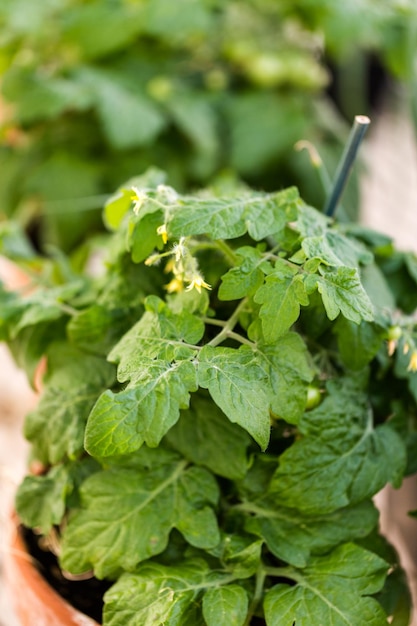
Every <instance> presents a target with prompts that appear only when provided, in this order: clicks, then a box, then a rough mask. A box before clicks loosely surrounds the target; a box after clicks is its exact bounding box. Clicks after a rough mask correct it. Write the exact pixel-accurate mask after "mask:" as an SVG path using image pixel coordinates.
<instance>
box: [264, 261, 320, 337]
mask: <svg viewBox="0 0 417 626" xmlns="http://www.w3.org/2000/svg"><path fill="white" fill-rule="evenodd" d="M254 300H255V302H257V303H258V304H261V305H262V306H261V310H260V313H259V315H260V317H261V320H262V332H263V335H264V338H265V342H266V343H273V342H274V341H276V340H277V339H278V338H279V337H281V336H282V335H284V334H285V333H286V332H287V331H288V330H289V328H290V327H291V326H292V324H293V323H294V322H296V321H297V319H298V317H299V315H300V305H307V304H308V296H307V293H306V290H305V287H304V283H303V277H302V275H301V274H299V273H298V269H297V268H295V267H292V266H290V265H288V264H287V263H286V262H285V261H282V260H280V261H277V264H276V266H275V269H274V271H273V272H271V273H270V274H269V275H268V276H267V277H266V280H265V284H264V285H262V286H261V287H260V288H259V289H258V291H257V292H256V294H255V296H254Z"/></svg>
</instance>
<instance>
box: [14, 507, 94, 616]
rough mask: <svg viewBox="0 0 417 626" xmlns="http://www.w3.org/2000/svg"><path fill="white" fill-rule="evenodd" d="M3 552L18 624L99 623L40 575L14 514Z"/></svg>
mask: <svg viewBox="0 0 417 626" xmlns="http://www.w3.org/2000/svg"><path fill="white" fill-rule="evenodd" d="M5 552H6V554H5V558H4V575H5V581H6V586H7V589H8V593H9V595H10V599H11V601H12V603H13V605H14V608H15V611H16V614H17V617H18V618H19V619H20V623H21V626H34V625H35V624H36V626H99V625H98V624H97V622H95V621H94V620H93V619H91V618H90V617H87V616H86V615H84V614H83V613H81V612H80V611H78V610H77V609H74V608H73V607H72V606H71V605H70V604H68V602H66V601H65V600H64V599H63V598H62V597H61V596H60V595H58V593H57V592H56V591H55V590H54V589H52V587H50V586H49V584H48V583H47V582H46V581H45V579H44V578H43V577H42V576H41V574H40V573H39V571H38V569H37V568H36V566H35V564H34V559H33V558H32V557H31V556H30V554H29V553H28V551H27V548H26V545H25V542H24V541H23V539H22V537H21V535H20V532H19V525H18V522H17V519H16V517H15V516H13V517H12V519H11V523H10V524H9V529H8V544H7V548H6V551H5Z"/></svg>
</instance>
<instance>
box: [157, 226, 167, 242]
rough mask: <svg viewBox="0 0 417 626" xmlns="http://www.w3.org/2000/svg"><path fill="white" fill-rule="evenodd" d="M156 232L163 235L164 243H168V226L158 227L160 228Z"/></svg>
mask: <svg viewBox="0 0 417 626" xmlns="http://www.w3.org/2000/svg"><path fill="white" fill-rule="evenodd" d="M156 232H157V233H158V235H161V237H162V241H163V242H164V243H166V242H167V241H168V232H167V227H166V224H162V225H161V226H158V228H157V229H156Z"/></svg>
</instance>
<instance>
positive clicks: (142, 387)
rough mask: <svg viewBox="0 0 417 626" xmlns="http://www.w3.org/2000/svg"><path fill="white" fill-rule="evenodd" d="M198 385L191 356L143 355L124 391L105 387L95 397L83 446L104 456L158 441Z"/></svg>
mask: <svg viewBox="0 0 417 626" xmlns="http://www.w3.org/2000/svg"><path fill="white" fill-rule="evenodd" d="M196 390H197V380H196V370H195V366H194V365H193V364H192V363H190V362H189V361H178V362H175V363H170V362H168V361H162V360H154V359H151V358H145V357H143V358H142V359H141V364H140V366H139V365H138V367H137V369H136V371H135V378H134V381H132V382H131V383H130V384H129V385H128V386H127V388H126V389H125V390H124V391H120V392H118V393H114V392H113V391H111V390H107V391H105V392H104V393H103V394H102V395H101V396H100V397H99V399H98V400H97V402H96V404H95V405H94V407H93V409H92V411H91V413H90V415H89V418H88V423H87V427H86V432H85V447H86V450H87V451H88V452H89V454H91V455H92V456H97V457H107V456H117V455H120V454H128V453H130V452H134V451H135V450H137V449H138V448H140V447H141V446H142V444H143V443H147V445H149V446H151V447H154V446H157V445H158V444H159V443H160V441H161V439H162V437H163V436H164V435H165V434H166V433H167V432H168V430H169V429H170V428H171V427H172V426H173V425H174V424H175V423H176V421H177V420H178V418H179V415H180V409H186V408H188V405H189V400H190V391H196Z"/></svg>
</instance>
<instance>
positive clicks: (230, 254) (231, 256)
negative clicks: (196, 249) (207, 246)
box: [216, 239, 237, 266]
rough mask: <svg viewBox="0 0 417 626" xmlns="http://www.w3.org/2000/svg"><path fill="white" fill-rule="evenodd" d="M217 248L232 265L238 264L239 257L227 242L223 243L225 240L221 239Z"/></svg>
mask: <svg viewBox="0 0 417 626" xmlns="http://www.w3.org/2000/svg"><path fill="white" fill-rule="evenodd" d="M216 244H217V247H218V248H219V250H221V251H222V252H223V254H224V256H225V257H226V259H227V260H228V261H229V262H230V264H231V265H232V266H233V265H236V263H237V256H236V254H235V253H234V251H233V250H232V248H231V247H230V246H228V245H227V243H226V242H225V241H223V239H219V240H218V241H217V242H216Z"/></svg>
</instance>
